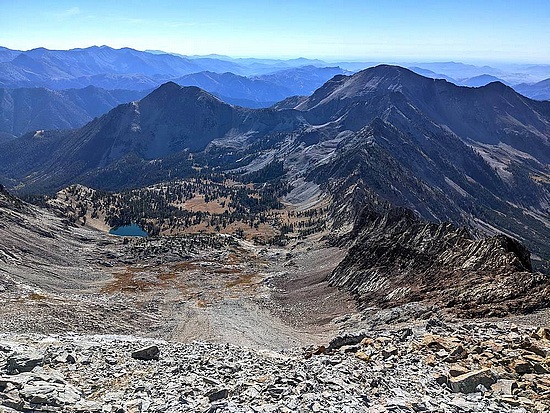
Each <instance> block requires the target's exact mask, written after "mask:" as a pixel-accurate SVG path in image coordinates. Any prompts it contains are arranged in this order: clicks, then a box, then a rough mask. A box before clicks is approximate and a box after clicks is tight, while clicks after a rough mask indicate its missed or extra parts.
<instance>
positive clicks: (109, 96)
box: [0, 86, 146, 139]
mask: <svg viewBox="0 0 550 413" xmlns="http://www.w3.org/2000/svg"><path fill="white" fill-rule="evenodd" d="M145 94H146V93H145V92H143V91H136V90H105V89H101V88H97V87H95V86H88V87H86V88H83V89H68V90H48V89H44V88H21V89H0V133H2V134H4V136H5V138H6V139H7V138H8V137H10V138H15V137H19V136H20V135H23V134H24V133H27V132H30V131H36V130H39V129H72V128H79V127H81V126H83V125H84V124H86V123H88V122H89V121H91V120H92V119H93V118H94V117H97V116H101V115H103V114H104V113H106V112H108V111H109V110H111V109H112V108H114V107H115V106H117V105H120V104H121V103H125V102H129V101H132V100H138V99H140V98H142V97H143V96H144V95H145Z"/></svg>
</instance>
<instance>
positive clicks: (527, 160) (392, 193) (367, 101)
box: [0, 65, 550, 260]
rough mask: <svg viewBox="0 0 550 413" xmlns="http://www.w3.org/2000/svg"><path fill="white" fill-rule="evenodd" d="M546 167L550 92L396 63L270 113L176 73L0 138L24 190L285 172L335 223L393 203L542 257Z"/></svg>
mask: <svg viewBox="0 0 550 413" xmlns="http://www.w3.org/2000/svg"><path fill="white" fill-rule="evenodd" d="M549 164H550V102H539V101H534V100H530V99H528V98H525V97H523V96H521V95H519V94H518V93H516V92H515V91H514V90H513V89H511V88H510V87H508V86H506V85H504V84H502V83H499V82H494V83H491V84H489V85H487V86H484V87H479V88H467V87H459V86H456V85H454V84H452V83H449V82H447V81H444V80H435V79H430V78H426V77H423V76H420V75H418V74H415V73H414V72H412V71H410V70H407V69H405V68H401V67H396V66H387V65H381V66H377V67H374V68H370V69H367V70H364V71H361V72H358V73H356V74H354V75H352V76H345V75H337V76H335V77H333V78H332V79H331V80H329V81H328V82H326V83H325V84H324V85H323V86H322V87H320V88H319V89H317V90H316V91H315V92H314V93H313V94H311V95H310V96H307V97H302V98H292V99H287V100H286V101H284V102H281V103H280V104H278V105H276V106H274V107H273V108H270V109H245V108H239V107H235V106H231V105H228V104H227V103H224V102H223V101H221V100H219V99H218V98H216V97H214V96H212V95H211V94H209V93H207V92H205V91H203V90H201V89H199V88H196V87H180V86H178V85H177V84H175V83H167V84H165V85H163V86H161V87H160V88H158V89H157V90H155V91H153V92H152V93H151V94H149V95H148V96H146V97H145V98H143V99H142V100H141V101H138V102H134V103H129V104H123V105H120V106H118V107H116V108H115V109H113V110H111V111H110V112H109V113H107V114H106V115H103V116H102V117H99V118H97V119H95V120H93V121H92V122H90V123H88V124H87V125H85V126H84V127H82V128H80V129H76V130H70V131H45V132H40V133H29V134H27V135H25V136H23V137H22V138H20V139H17V140H12V141H9V142H7V143H3V144H0V177H1V182H2V183H3V184H5V185H6V186H8V187H9V188H12V189H17V190H18V191H19V192H21V193H32V192H34V193H36V192H44V191H55V190H58V189H60V188H62V187H64V186H66V185H68V184H71V183H82V184H86V185H90V186H93V187H96V188H102V189H110V190H118V189H122V188H129V187H139V186H145V185H149V184H152V183H155V182H162V181H163V180H166V179H175V178H177V177H190V176H194V174H196V173H197V171H203V172H201V173H205V172H204V171H211V172H215V171H219V172H220V173H221V172H224V171H225V172H226V173H233V174H238V175H241V176H244V175H247V174H257V173H258V172H259V171H268V170H279V169H280V170H281V172H279V173H278V175H277V176H278V177H279V178H281V179H285V180H286V181H287V182H288V183H289V184H291V185H292V186H293V187H295V188H296V191H298V192H300V188H302V187H304V185H305V187H310V186H312V185H313V186H315V187H317V188H319V189H320V190H321V191H322V192H324V193H325V194H327V195H328V196H329V197H330V199H331V207H330V211H331V213H330V216H331V222H333V225H334V230H335V231H337V230H338V228H339V227H340V226H345V225H349V223H353V222H354V221H355V220H356V219H358V217H360V216H361V211H362V210H363V209H364V208H365V207H366V206H371V207H372V206H380V205H384V204H385V203H389V204H391V205H396V206H402V207H406V208H409V209H411V210H413V211H415V212H416V213H417V214H419V216H421V217H423V218H424V219H427V220H430V221H436V222H439V221H446V220H450V221H452V222H455V223H459V224H465V225H468V226H469V227H470V228H471V230H472V231H473V232H476V231H479V232H481V233H486V232H489V233H495V232H496V231H503V232H505V233H507V234H509V235H511V236H514V237H517V238H519V239H521V240H523V241H524V242H526V243H527V245H528V246H529V248H530V249H532V250H533V251H534V252H535V253H536V254H537V255H536V256H535V260H540V259H544V260H548V259H549V258H550V250H549V249H548V245H550V220H549V216H550V213H549V212H550V210H549V206H550V168H549ZM274 165H280V166H281V167H282V169H281V168H280V167H277V168H279V169H277V168H275V167H274ZM281 173H282V175H281ZM289 196H292V193H291V195H289ZM300 196H303V195H300Z"/></svg>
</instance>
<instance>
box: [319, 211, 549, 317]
mask: <svg viewBox="0 0 550 413" xmlns="http://www.w3.org/2000/svg"><path fill="white" fill-rule="evenodd" d="M354 233H355V234H356V235H357V239H356V241H355V244H354V246H353V247H352V248H351V249H350V251H349V253H348V255H347V256H346V258H345V259H344V260H343V261H342V262H341V263H340V265H339V266H338V267H337V268H336V269H335V270H334V271H333V272H332V274H331V275H330V276H329V281H330V283H331V284H332V285H335V286H338V287H340V288H343V289H346V290H348V291H350V292H351V293H353V294H354V295H355V297H356V298H357V300H358V302H359V303H360V306H362V307H363V308H366V307H370V306H381V307H389V306H395V305H399V304H403V303H408V302H415V301H424V302H433V303H434V304H436V305H437V306H440V307H447V308H450V309H451V310H452V311H454V312H457V313H459V314H460V315H464V316H479V315H498V314H505V313H509V312H513V313H516V312H525V311H530V310H533V309H536V308H541V307H545V306H547V305H548V300H549V299H550V277H548V276H545V275H543V274H540V273H534V272H532V267H531V260H530V253H529V251H528V250H527V249H526V248H525V247H523V246H522V245H521V244H520V243H519V242H517V241H516V240H514V239H512V238H509V237H507V236H505V235H498V236H494V237H490V238H485V239H481V240H474V239H473V238H472V237H471V236H470V234H469V233H468V232H467V231H466V230H465V229H464V228H456V227H454V226H453V225H451V224H448V223H443V224H434V223H427V222H423V221H421V220H420V219H418V218H417V217H415V216H414V214H413V213H412V212H411V211H409V210H406V209H402V208H394V209H391V210H389V211H388V212H385V213H380V212H372V211H366V212H364V213H363V215H362V216H361V218H360V219H359V220H358V222H357V224H356V227H355V230H354Z"/></svg>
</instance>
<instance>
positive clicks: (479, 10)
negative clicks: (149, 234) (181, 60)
mask: <svg viewBox="0 0 550 413" xmlns="http://www.w3.org/2000/svg"><path fill="white" fill-rule="evenodd" d="M516 3H517V4H516ZM0 24H1V26H2V27H3V30H2V32H1V33H0V45H2V46H4V47H8V48H10V49H16V50H29V49H34V48H38V47H45V48H47V49H54V50H67V49H72V48H86V47H90V46H94V45H97V46H100V45H108V46H110V47H113V48H122V47H130V48H133V49H136V50H162V51H165V52H168V53H178V54H183V55H209V54H219V55H226V56H231V57H234V58H241V57H253V58H275V59H292V58H298V57H304V58H309V59H316V58H317V59H322V60H325V61H329V62H330V61H332V62H336V61H366V62H371V61H372V62H380V61H384V62H421V61H422V62H426V61H431V62H447V61H460V62H466V63H474V64H476V63H477V64H488V63H491V62H495V63H520V64H521V63H535V64H536V63H538V64H548V63H550V43H549V42H546V41H544V40H545V39H550V3H549V2H547V1H540V0H528V1H523V2H521V3H520V2H512V1H506V2H502V1H495V0H489V1H485V2H483V3H482V4H479V2H474V1H460V2H459V1H447V2H437V1H432V0H419V1H409V0H406V1H402V2H399V4H388V2H382V1H380V0H374V1H369V2H364V1H360V0H349V1H347V2H342V1H333V0H323V1H319V2H315V3H313V2H309V1H304V0H298V1H278V2H274V1H265V2H261V3H260V2H253V1H251V0H236V1H233V2H217V1H206V2H201V3H200V4H197V3H196V2H189V1H168V0H164V1H159V2H155V3H154V4H150V3H149V2H146V1H141V0H138V1H134V2H132V4H131V5H130V4H128V3H120V2H107V1H105V0H99V1H96V2H84V1H67V0H60V1H52V0H46V1H41V2H34V1H27V2H1V3H0Z"/></svg>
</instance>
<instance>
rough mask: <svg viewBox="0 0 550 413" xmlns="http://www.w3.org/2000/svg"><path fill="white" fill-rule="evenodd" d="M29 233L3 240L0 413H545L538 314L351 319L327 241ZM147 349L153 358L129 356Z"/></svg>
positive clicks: (33, 224) (412, 311)
mask: <svg viewBox="0 0 550 413" xmlns="http://www.w3.org/2000/svg"><path fill="white" fill-rule="evenodd" d="M12 218H13V219H18V216H17V214H14V216H13V217H12ZM25 220H26V221H25V225H26V227H25V226H19V227H17V228H15V227H14V229H13V231H12V232H9V233H8V232H5V229H2V231H3V232H5V234H4V235H5V237H4V238H3V241H2V243H3V248H2V251H3V254H4V256H3V257H2V259H1V260H0V281H1V283H0V297H1V301H2V311H0V368H1V369H2V370H1V371H0V412H12V411H28V412H30V411H67V412H71V411H74V412H121V411H124V412H165V411H166V412H180V411H181V412H184V411H201V412H204V411H208V412H216V411H220V412H221V411H229V412H275V411H277V412H284V411H300V412H302V411H304V412H306V411H332V412H344V411H348V412H361V411H365V412H385V411H391V412H400V411H440V412H461V411H491V412H527V411H539V412H542V411H548V410H547V409H548V408H550V407H549V406H550V401H549V400H550V399H549V396H550V365H549V364H548V360H550V358H549V357H550V341H549V340H548V339H550V333H549V335H548V336H546V335H545V334H546V333H545V331H546V330H541V331H542V332H540V331H539V335H536V334H535V335H534V332H535V330H536V329H537V328H538V327H539V326H543V325H547V324H548V323H547V321H548V319H549V317H548V313H547V312H546V313H544V312H543V313H538V314H536V315H532V316H530V318H521V317H516V318H515V319H513V320H512V319H509V320H494V321H489V322H483V323H477V322H474V323H470V322H468V323H465V322H462V321H458V320H451V319H449V318H448V317H447V316H445V314H442V313H440V312H439V311H437V310H435V309H433V308H430V307H429V306H425V305H419V304H410V305H407V306H403V307H400V308H396V309H388V310H377V309H366V310H364V311H363V312H361V313H360V312H359V311H358V310H357V308H356V307H355V303H354V301H353V299H352V297H350V296H349V295H347V294H346V293H344V292H341V291H338V290H337V289H335V288H333V287H330V286H329V285H327V283H326V282H325V281H324V279H325V277H326V275H327V274H329V273H330V272H331V271H332V269H333V268H334V267H335V266H336V265H337V264H338V263H339V262H340V260H341V259H342V258H343V257H344V255H345V251H344V250H340V249H338V248H329V247H326V246H324V243H323V242H322V240H321V239H320V235H314V236H311V237H309V238H308V239H306V240H301V241H298V240H296V241H294V242H293V243H291V244H290V245H289V246H287V247H285V248H282V247H267V246H259V245H255V244H252V243H250V242H248V241H245V240H239V239H235V238H233V237H230V236H225V235H206V234H205V235H193V236H191V235H189V236H187V235H185V236H178V237H161V238H157V239H155V238H152V239H137V238H136V239H131V240H124V239H122V238H118V237H114V236H107V235H105V234H102V233H100V232H97V231H91V230H89V229H86V228H73V227H66V226H64V225H62V224H61V223H60V221H59V220H56V219H53V218H52V219H50V220H44V219H43V218H40V219H39V218H36V221H33V218H28V217H27V218H25ZM25 228H26V229H25ZM49 239H50V240H52V242H51V244H48V242H49V241H48V240H49ZM53 240H55V242H54V241H53ZM28 245H31V246H33V247H28ZM60 245H62V247H60ZM59 260H61V261H59ZM512 322H515V323H516V324H517V326H516V325H513V324H512ZM357 332H359V333H357ZM335 337H336V338H335ZM148 346H149V347H150V346H157V347H158V348H159V349H160V354H159V355H158V360H156V359H155V358H156V357H153V359H152V360H145V361H144V360H140V359H139V357H138V359H136V358H135V357H132V351H135V350H137V349H139V348H142V347H148ZM146 353H147V352H146ZM455 376H457V377H455Z"/></svg>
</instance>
